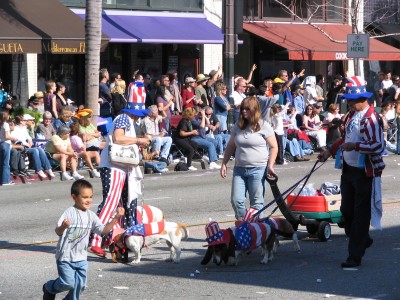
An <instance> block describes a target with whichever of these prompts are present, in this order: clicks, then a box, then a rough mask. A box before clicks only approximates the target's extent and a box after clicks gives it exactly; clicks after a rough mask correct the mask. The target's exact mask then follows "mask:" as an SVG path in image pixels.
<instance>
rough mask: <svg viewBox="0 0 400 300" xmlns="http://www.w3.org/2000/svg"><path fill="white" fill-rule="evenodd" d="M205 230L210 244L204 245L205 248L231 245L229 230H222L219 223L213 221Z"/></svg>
mask: <svg viewBox="0 0 400 300" xmlns="http://www.w3.org/2000/svg"><path fill="white" fill-rule="evenodd" d="M205 229H206V235H207V238H206V241H207V243H208V244H207V245H204V247H207V246H213V245H219V244H226V243H229V240H230V235H229V232H228V230H221V229H220V228H219V225H218V223H217V222H215V221H211V222H210V223H208V224H207V225H206V228H205Z"/></svg>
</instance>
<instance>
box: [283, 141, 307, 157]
mask: <svg viewBox="0 0 400 300" xmlns="http://www.w3.org/2000/svg"><path fill="white" fill-rule="evenodd" d="M284 143H286V146H285V147H284V148H285V149H286V150H288V151H289V152H290V154H291V155H292V156H293V157H295V156H300V157H303V156H304V150H303V149H302V148H301V146H300V144H299V142H298V141H297V139H295V138H294V139H292V140H291V141H290V140H288V139H287V138H284Z"/></svg>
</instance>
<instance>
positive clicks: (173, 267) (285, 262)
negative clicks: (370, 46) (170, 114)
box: [0, 155, 400, 299]
mask: <svg viewBox="0 0 400 300" xmlns="http://www.w3.org/2000/svg"><path fill="white" fill-rule="evenodd" d="M314 162H315V161H310V162H301V163H289V164H288V165H285V166H278V167H277V168H276V169H277V172H278V174H279V187H280V189H281V191H284V190H286V189H287V188H288V187H289V186H291V185H292V184H294V183H295V182H297V181H298V180H299V179H301V178H302V177H303V176H305V175H306V174H307V173H308V172H309V170H310V169H311V167H312V165H313V164H314ZM385 162H386V164H387V168H386V170H385V172H384V176H383V199H384V217H383V227H384V229H383V230H382V231H379V230H372V232H371V235H372V237H373V238H374V244H373V246H372V247H371V248H370V249H368V251H367V254H366V256H365V257H364V260H363V264H362V266H361V267H360V268H358V269H357V270H352V271H344V270H342V269H341V268H340V263H341V262H342V261H343V260H344V259H345V258H346V256H347V251H346V247H347V239H346V237H345V235H344V232H343V230H342V229H340V228H339V227H337V225H336V224H332V237H331V239H330V240H329V241H328V242H320V241H319V240H318V239H317V238H316V237H313V236H310V235H309V234H308V233H307V232H306V230H305V228H304V227H301V226H300V227H299V231H298V232H299V237H300V238H301V240H300V247H301V249H302V251H301V252H300V253H296V252H294V251H293V247H292V244H291V242H290V241H289V240H283V241H282V242H281V246H280V248H279V250H278V253H277V255H276V257H275V259H274V260H273V261H272V262H270V263H268V264H267V265H261V264H259V261H260V253H259V251H258V250H256V251H253V252H252V253H251V254H250V255H245V256H244V257H243V258H242V259H241V261H240V263H239V265H238V266H236V267H232V266H226V265H221V266H219V267H218V266H216V265H213V264H209V265H207V266H201V265H200V261H201V259H202V257H203V255H204V254H205V251H206V248H205V247H203V245H204V244H205V241H204V239H205V232H204V225H205V224H206V223H207V222H208V219H209V218H213V219H215V220H217V221H218V222H219V223H220V225H221V227H228V226H230V225H232V224H233V223H232V221H233V219H234V218H233V212H232V209H231V206H230V200H229V199H230V186H231V177H230V176H229V177H228V178H227V179H222V178H220V176H219V172H218V171H215V170H214V171H203V170H202V171H196V172H191V173H186V172H182V173H180V172H179V173H177V172H170V173H168V174H163V175H146V177H145V180H144V197H143V198H144V202H145V203H146V204H151V205H154V206H157V207H159V208H160V209H162V210H163V211H164V213H165V214H166V216H167V219H169V220H172V221H175V222H178V223H185V224H187V225H188V228H189V231H190V238H189V239H188V240H187V241H183V242H182V247H183V252H182V256H181V263H180V264H173V263H167V262H165V261H164V260H165V258H166V257H167V256H168V252H167V248H166V246H165V244H164V243H160V244H156V245H155V246H153V247H151V248H148V249H143V252H142V253H143V257H142V263H141V264H140V265H130V264H114V263H112V261H111V259H110V258H109V257H108V258H106V259H101V258H97V257H95V256H92V255H91V254H89V281H88V288H87V290H86V291H85V292H84V293H83V294H82V299H321V298H333V299H400V290H399V282H400V280H399V279H400V276H399V273H400V271H399V254H400V241H399V236H400V227H399V223H400V221H399V214H400V201H399V200H400V197H399V196H398V185H399V182H400V181H399V178H398V177H400V157H399V156H397V155H390V156H388V157H386V158H385ZM231 165H233V163H231ZM229 171H230V172H231V168H229ZM229 174H231V173H229ZM339 177H340V173H339V171H338V170H335V169H334V168H333V161H328V162H327V163H326V164H324V165H323V166H322V167H321V168H320V169H318V170H317V171H316V172H315V173H314V174H313V175H312V176H311V178H310V181H309V182H310V183H313V184H314V186H315V187H316V188H319V186H320V185H321V184H322V183H323V182H327V181H329V182H332V183H338V182H339ZM89 180H90V181H91V182H92V183H93V184H94V187H95V201H94V202H95V203H94V205H93V210H94V211H96V209H97V205H98V204H99V203H100V199H101V185H100V180H99V179H89ZM70 184H71V183H70V182H59V181H57V180H54V181H52V182H34V183H32V184H19V185H15V186H12V187H9V186H8V187H0V204H1V211H0V224H1V228H2V230H1V231H0V299H41V297H42V293H41V287H42V285H43V283H44V282H45V281H47V280H49V279H54V278H56V276H57V270H56V265H55V260H54V252H55V246H56V239H57V236H56V234H55V233H54V228H55V224H56V222H57V220H58V218H59V217H60V215H61V213H62V212H63V211H64V209H65V208H67V207H68V206H70V205H71V204H72V202H71V200H70V197H69V189H70ZM270 200H272V194H271V191H270V190H269V188H268V186H267V193H266V203H267V202H269V201H270ZM63 296H65V294H62V295H59V296H58V297H57V299H61V298H62V297H63Z"/></svg>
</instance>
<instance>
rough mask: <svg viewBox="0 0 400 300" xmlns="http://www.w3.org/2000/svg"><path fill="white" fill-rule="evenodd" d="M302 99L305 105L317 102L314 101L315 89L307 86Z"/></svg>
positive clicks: (315, 96)
mask: <svg viewBox="0 0 400 300" xmlns="http://www.w3.org/2000/svg"><path fill="white" fill-rule="evenodd" d="M303 97H304V103H305V104H306V105H309V104H315V103H317V100H315V98H317V91H316V89H315V87H311V86H309V85H307V87H306V89H305V90H304V94H303Z"/></svg>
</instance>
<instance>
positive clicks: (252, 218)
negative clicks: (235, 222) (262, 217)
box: [243, 207, 259, 223]
mask: <svg viewBox="0 0 400 300" xmlns="http://www.w3.org/2000/svg"><path fill="white" fill-rule="evenodd" d="M257 212H258V210H257V209H254V208H251V207H250V208H248V209H247V210H246V213H245V214H244V217H243V221H247V222H249V223H254V222H257V221H258V217H259V215H255V214H256V213H257Z"/></svg>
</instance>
